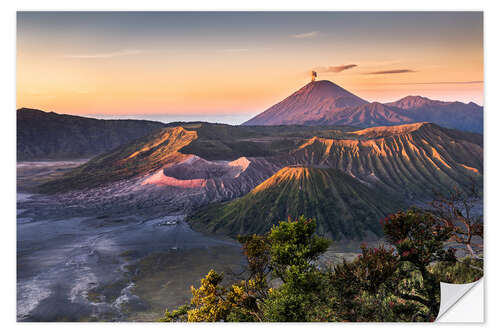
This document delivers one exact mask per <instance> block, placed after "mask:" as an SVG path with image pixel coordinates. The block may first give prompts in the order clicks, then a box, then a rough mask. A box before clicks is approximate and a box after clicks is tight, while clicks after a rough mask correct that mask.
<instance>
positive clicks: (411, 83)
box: [398, 81, 484, 85]
mask: <svg viewBox="0 0 500 333" xmlns="http://www.w3.org/2000/svg"><path fill="white" fill-rule="evenodd" d="M478 83H484V81H437V82H404V83H398V84H407V85H413V84H478Z"/></svg>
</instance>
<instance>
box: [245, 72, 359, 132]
mask: <svg viewBox="0 0 500 333" xmlns="http://www.w3.org/2000/svg"><path fill="white" fill-rule="evenodd" d="M366 103H368V102H367V101H365V100H363V99H362V98H360V97H358V96H356V95H354V94H352V93H350V92H348V91H347V90H345V89H344V88H342V87H340V86H338V85H336V84H335V83H333V82H330V81H326V80H324V81H314V82H310V83H308V84H307V85H305V86H304V87H302V88H301V89H299V90H298V91H296V92H295V93H293V94H292V95H291V96H289V97H287V98H285V99H284V100H283V101H281V102H279V103H278V104H276V105H273V106H272V107H270V108H269V109H267V110H266V111H264V112H262V113H261V114H259V115H257V116H255V117H254V118H252V119H250V120H248V121H247V122H245V123H243V125H289V124H310V123H313V122H314V123H316V122H318V121H321V119H323V118H324V117H325V116H327V115H328V114H329V113H332V112H335V111H338V110H342V109H345V108H348V107H354V106H360V105H363V104H366ZM317 124H319V123H317Z"/></svg>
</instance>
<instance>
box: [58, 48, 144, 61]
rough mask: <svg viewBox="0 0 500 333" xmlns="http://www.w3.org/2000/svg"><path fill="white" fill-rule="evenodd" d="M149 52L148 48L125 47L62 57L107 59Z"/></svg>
mask: <svg viewBox="0 0 500 333" xmlns="http://www.w3.org/2000/svg"><path fill="white" fill-rule="evenodd" d="M147 52H149V51H148V50H139V49H125V50H118V51H115V52H108V53H89V54H69V55H65V56H64V58H72V59H109V58H116V57H123V56H129V55H137V54H143V53H147Z"/></svg>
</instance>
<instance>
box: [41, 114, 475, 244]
mask: <svg viewBox="0 0 500 333" xmlns="http://www.w3.org/2000/svg"><path fill="white" fill-rule="evenodd" d="M482 175H483V141H482V135H480V134H475V133H470V132H462V131H458V130H452V129H446V128H442V127H440V126H437V125H434V124H431V123H414V124H409V125H397V126H386V127H374V128H368V129H363V130H352V129H350V128H348V127H347V128H345V129H344V130H342V128H339V127H337V128H327V127H322V126H320V127H316V126H295V125H293V126H292V125H290V126H229V125H221V124H207V123H193V124H186V125H183V126H177V127H168V128H163V129H159V130H157V131H155V132H153V133H152V134H150V135H149V136H146V137H143V138H140V139H137V140H135V141H133V142H131V143H129V144H127V145H123V146H120V147H118V148H116V149H114V150H113V151H111V152H109V153H105V154H102V155H100V156H97V157H95V158H93V159H92V160H90V161H89V162H87V163H85V164H83V165H81V166H80V167H78V168H76V169H73V170H72V171H70V172H68V173H66V174H64V175H61V176H58V177H57V178H56V179H53V180H51V181H49V182H47V183H44V184H42V185H41V187H40V191H41V192H44V193H50V194H55V195H57V201H58V202H59V203H60V204H61V205H64V206H68V207H72V206H81V205H83V204H88V205H90V206H91V207H93V208H92V209H95V207H100V206H104V207H106V210H109V209H116V210H118V211H127V212H128V213H129V214H130V213H132V212H135V211H136V210H138V211H137V212H139V211H143V210H145V211H148V212H151V211H152V210H155V211H156V210H160V211H161V213H162V214H167V213H172V214H173V213H177V214H179V213H180V212H182V213H183V214H186V213H190V212H191V213H193V214H191V215H190V217H189V219H188V222H189V223H191V224H192V225H193V226H194V227H195V228H196V229H204V230H206V231H209V232H216V233H224V234H228V235H232V236H234V235H236V234H238V233H252V232H259V233H260V232H264V231H265V230H268V229H269V228H270V226H271V225H272V224H273V223H277V222H278V221H279V220H283V219H286V218H287V216H292V217H297V215H299V214H306V215H309V216H310V217H314V218H316V219H317V220H318V223H319V226H318V228H319V229H318V230H319V231H321V232H322V233H324V234H327V235H328V236H329V237H332V238H335V239H346V238H347V239H364V238H373V237H375V236H378V235H380V232H381V229H380V225H379V219H380V218H381V217H382V216H383V215H384V214H386V213H388V212H392V211H394V210H395V209H397V208H398V207H405V206H407V205H409V204H410V203H415V202H422V201H425V200H428V199H429V198H430V197H431V196H432V194H433V190H436V191H447V190H451V189H453V188H462V189H465V188H466V186H468V185H470V183H471V180H472V181H475V182H477V183H478V184H481V182H482ZM242 196H243V197H242ZM240 197H242V198H240ZM81 198H85V200H84V201H82V199H81ZM238 198H240V199H238ZM229 200H234V201H229ZM228 201H229V202H228ZM217 202H226V203H221V204H218V203H217ZM207 205H208V206H207ZM205 206H206V207H205ZM110 207H112V208H110Z"/></svg>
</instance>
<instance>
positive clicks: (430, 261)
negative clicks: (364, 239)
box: [160, 199, 483, 322]
mask: <svg viewBox="0 0 500 333" xmlns="http://www.w3.org/2000/svg"><path fill="white" fill-rule="evenodd" d="M439 200H440V199H438V200H436V201H435V202H436V204H437V203H439V202H441V203H442V204H443V205H446V202H448V203H449V201H444V200H442V201H439ZM443 211H444V210H443V209H442V210H441V212H443ZM478 223H479V221H478V220H477V219H474V220H472V219H470V220H466V219H465V218H463V216H461V218H460V219H453V218H451V217H449V216H445V215H443V214H437V213H436V212H431V211H424V210H421V209H416V208H412V209H409V210H407V211H401V212H398V213H396V214H392V215H389V216H388V217H386V218H385V219H384V220H383V221H382V228H383V231H384V235H385V239H386V241H387V242H388V243H389V246H383V245H379V246H378V247H376V248H367V247H365V246H362V247H361V254H360V255H359V256H358V257H357V258H356V259H355V260H354V261H352V262H346V261H345V260H344V262H343V263H342V264H340V265H337V266H335V267H330V268H329V269H321V268H320V267H318V264H317V259H318V257H319V256H320V255H321V254H322V253H323V252H325V251H326V249H327V248H328V246H329V244H330V241H329V240H327V239H326V238H322V237H319V236H317V235H316V234H315V231H316V222H315V221H314V220H313V219H307V218H305V217H303V216H302V217H300V218H299V219H297V220H295V221H292V220H290V219H289V220H288V221H283V222H280V223H279V225H276V226H274V227H273V228H272V229H271V230H270V231H269V232H268V233H266V234H264V235H251V236H244V237H239V240H240V242H241V243H242V244H243V249H244V253H245V255H246V257H247V261H248V270H247V276H246V278H245V279H242V280H241V281H240V282H239V283H236V284H233V285H229V286H226V285H224V284H223V280H224V278H223V275H222V274H219V273H217V272H216V271H214V270H211V271H210V272H208V274H207V275H206V276H205V278H203V279H202V280H201V285H200V287H199V288H195V287H191V291H192V295H193V297H192V299H191V303H190V304H187V305H184V306H181V307H179V308H178V309H175V310H173V311H169V310H166V311H165V315H164V317H163V318H162V319H161V320H160V321H165V322H169V321H194V322H197V321H433V320H434V319H435V318H436V316H437V314H438V312H439V304H440V285H439V283H440V282H441V281H442V282H448V283H468V282H472V281H475V280H477V279H479V278H480V277H481V276H482V275H483V271H482V259H481V256H480V255H478V252H477V251H469V253H470V254H469V255H468V256H467V257H465V258H461V259H459V258H458V256H457V255H456V251H457V249H456V248H455V247H451V246H448V245H449V240H450V239H454V238H457V237H462V238H463V237H464V235H465V236H466V237H465V238H471V237H472V236H481V237H482V221H481V224H480V225H479V224H478ZM457 235H458V236H457ZM469 236H470V237H469ZM462 238H460V239H462ZM462 244H463V243H462ZM466 245H467V248H469V247H470V246H469V245H470V244H466Z"/></svg>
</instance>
